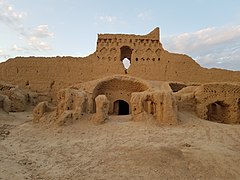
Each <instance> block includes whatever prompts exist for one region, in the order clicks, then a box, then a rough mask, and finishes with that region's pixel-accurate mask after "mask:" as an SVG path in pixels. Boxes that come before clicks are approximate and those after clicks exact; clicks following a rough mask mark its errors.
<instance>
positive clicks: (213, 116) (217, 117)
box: [207, 101, 229, 123]
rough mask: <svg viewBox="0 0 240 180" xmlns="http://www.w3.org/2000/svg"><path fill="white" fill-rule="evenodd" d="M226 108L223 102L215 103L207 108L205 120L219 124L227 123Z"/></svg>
mask: <svg viewBox="0 0 240 180" xmlns="http://www.w3.org/2000/svg"><path fill="white" fill-rule="evenodd" d="M228 107H229V105H227V104H225V103H224V102H223V101H216V102H214V103H212V104H209V105H208V106H207V109H208V111H207V119H208V120H210V121H214V122H219V123H227V122H228Z"/></svg>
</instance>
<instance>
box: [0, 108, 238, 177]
mask: <svg viewBox="0 0 240 180" xmlns="http://www.w3.org/2000/svg"><path fill="white" fill-rule="evenodd" d="M6 117H7V116H6ZM11 118H12V119H10V120H9V121H7V119H5V120H4V119H3V118H2V119H1V121H0V130H1V127H2V129H4V130H2V131H6V132H7V131H8V132H9V133H7V134H6V135H5V137H4V138H2V139H1V140H0V179H4V180H5V179H6V180H7V179H12V180H14V179H16V180H19V179H20V180H21V179H56V180H57V179H64V180H65V179H240V171H239V165H240V126H238V125H225V124H218V123H212V122H208V121H204V120H200V119H197V118H196V117H195V116H194V115H193V114H188V113H180V114H179V118H180V119H181V120H182V124H181V125H179V126H170V127H169V126H168V127H157V126H155V125H153V124H151V123H150V122H132V121H129V119H130V118H131V117H130V116H125V117H120V118H119V117H118V116H113V117H111V118H110V121H109V122H107V123H105V124H103V125H98V126H95V125H93V124H91V123H90V122H88V121H79V122H77V123H76V124H74V125H70V126H67V127H63V128H53V127H51V128H50V127H47V126H46V125H43V124H32V122H31V121H29V120H30V119H31V114H30V113H22V114H18V113H15V114H11ZM24 119H25V120H24Z"/></svg>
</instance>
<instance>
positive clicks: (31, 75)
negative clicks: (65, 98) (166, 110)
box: [0, 28, 240, 94]
mask: <svg viewBox="0 0 240 180" xmlns="http://www.w3.org/2000/svg"><path fill="white" fill-rule="evenodd" d="M124 58H128V59H129V60H130V61H131V66H130V68H129V69H128V70H127V71H125V69H124V67H123V64H122V60H123V59H124ZM125 73H127V74H128V75H131V76H134V77H139V78H142V79H146V80H155V81H179V82H185V83H208V82H236V83H239V82H240V72H237V71H235V72H234V71H227V70H220V69H206V68H202V67H201V66H200V65H199V64H197V63H196V62H195V61H194V60H193V59H192V58H191V57H189V56H187V55H181V54H174V53H170V52H168V51H166V50H164V49H163V47H162V44H161V42H160V36H159V28H156V29H154V30H153V31H152V32H150V33H149V34H147V35H131V34H130V35H124V34H99V35H98V40H97V48H96V52H94V53H93V54H91V55H89V56H87V57H84V58H74V57H49V58H45V57H17V58H14V59H10V60H8V61H6V62H4V63H1V64H0V80H2V81H5V82H8V83H11V84H14V85H19V86H21V87H24V88H27V89H29V90H31V91H37V92H47V93H49V94H56V91H58V90H59V89H62V88H65V87H68V86H69V85H72V84H75V83H81V82H87V81H91V80H94V79H99V78H103V77H106V76H111V75H116V74H120V75H121V74H125Z"/></svg>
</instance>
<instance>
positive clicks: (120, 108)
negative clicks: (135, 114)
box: [114, 100, 129, 115]
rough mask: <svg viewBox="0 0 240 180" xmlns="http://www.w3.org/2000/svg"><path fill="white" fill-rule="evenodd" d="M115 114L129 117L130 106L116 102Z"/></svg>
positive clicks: (120, 101) (122, 102) (121, 101)
mask: <svg viewBox="0 0 240 180" xmlns="http://www.w3.org/2000/svg"><path fill="white" fill-rule="evenodd" d="M114 114H117V115H128V114H129V104H128V103H127V102H126V101H123V100H117V101H115V102H114Z"/></svg>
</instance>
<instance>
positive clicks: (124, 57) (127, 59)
mask: <svg viewBox="0 0 240 180" xmlns="http://www.w3.org/2000/svg"><path fill="white" fill-rule="evenodd" d="M120 51H121V56H120V60H121V61H122V63H123V66H124V68H125V74H127V70H128V69H129V67H130V65H131V58H132V49H131V48H130V47H129V46H122V47H121V48H120Z"/></svg>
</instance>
